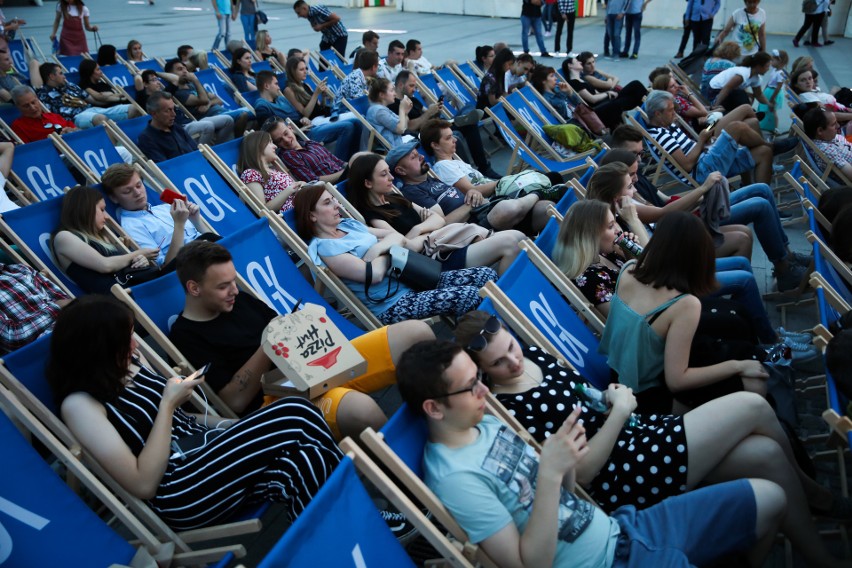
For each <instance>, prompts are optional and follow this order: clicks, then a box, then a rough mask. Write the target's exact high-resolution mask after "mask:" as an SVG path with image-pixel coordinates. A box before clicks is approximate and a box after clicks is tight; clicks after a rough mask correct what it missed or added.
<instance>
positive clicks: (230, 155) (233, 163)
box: [211, 137, 243, 176]
mask: <svg viewBox="0 0 852 568" xmlns="http://www.w3.org/2000/svg"><path fill="white" fill-rule="evenodd" d="M242 143H243V139H242V137H240V138H234V139H233V140H228V141H227V142H222V143H221V144H216V145H215V146H212V147H211V150H213V151H214V152H216V155H217V156H219V158H221V159H222V161H223V162H225V164H226V165H227V166H228V167H229V168H231V169H232V170H233V171H234V173H235V174H237V175H238V176H239V175H240V172H239V171H237V162H239V160H240V144H242Z"/></svg>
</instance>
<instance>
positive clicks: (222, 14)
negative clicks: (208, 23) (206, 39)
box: [210, 0, 236, 50]
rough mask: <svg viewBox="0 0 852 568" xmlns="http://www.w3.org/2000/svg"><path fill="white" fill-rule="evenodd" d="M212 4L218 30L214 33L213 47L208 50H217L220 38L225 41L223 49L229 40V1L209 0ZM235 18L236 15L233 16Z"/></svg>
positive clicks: (230, 17)
mask: <svg viewBox="0 0 852 568" xmlns="http://www.w3.org/2000/svg"><path fill="white" fill-rule="evenodd" d="M211 2H212V3H213V12H214V13H215V14H216V23H217V25H218V26H219V30H218V31H217V32H216V39H214V40H213V47H211V48H210V49H211V50H212V49H219V42H220V41H221V40H222V38H224V39H225V47H227V46H228V41H230V39H231V19H232V16H231V0H211ZM234 16H236V14H234Z"/></svg>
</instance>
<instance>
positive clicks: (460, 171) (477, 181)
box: [432, 160, 491, 185]
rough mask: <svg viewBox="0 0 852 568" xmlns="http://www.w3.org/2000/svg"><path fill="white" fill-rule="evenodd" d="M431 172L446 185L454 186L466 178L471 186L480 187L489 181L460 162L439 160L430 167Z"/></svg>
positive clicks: (466, 164) (469, 166)
mask: <svg viewBox="0 0 852 568" xmlns="http://www.w3.org/2000/svg"><path fill="white" fill-rule="evenodd" d="M432 171H433V172H434V173H435V175H436V176H438V179H439V180H441V181H442V182H444V183H445V184H447V185H455V184H456V182H457V181H459V180H460V179H461V178H463V177H466V178H467V179H468V180H470V183H471V184H473V185H482V184H484V183H488V182H489V181H491V179H490V178H487V177H485V176H484V175H482V174H481V173H479V172H478V171H477V170H475V169H473V167H472V166H471V165H469V164H468V163H466V162H462V161H461V160H441V161H440V162H435V165H433V166H432Z"/></svg>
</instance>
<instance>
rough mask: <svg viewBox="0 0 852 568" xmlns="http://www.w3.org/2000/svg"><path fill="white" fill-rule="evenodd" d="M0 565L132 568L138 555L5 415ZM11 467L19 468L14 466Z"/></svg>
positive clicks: (1, 423)
mask: <svg viewBox="0 0 852 568" xmlns="http://www.w3.org/2000/svg"><path fill="white" fill-rule="evenodd" d="M0 440H2V442H0V445H2V446H3V454H4V459H5V460H6V464H7V465H6V467H3V468H0V502H2V503H3V507H2V509H3V511H4V512H5V513H6V514H7V515H9V516H10V517H11V519H9V518H8V517H6V518H4V520H3V523H2V525H0V529H2V531H3V532H5V538H4V539H3V540H4V541H5V542H4V544H5V546H3V547H0V566H109V565H111V564H123V565H129V564H130V561H131V559H132V558H133V556H134V554H135V553H136V550H135V549H134V548H133V547H132V546H131V545H130V544H129V543H128V542H127V541H126V540H124V539H123V538H122V537H121V536H119V534H118V533H116V532H115V530H113V529H112V528H111V527H109V526H108V525H107V524H106V523H105V522H104V521H103V520H102V519H101V518H100V517H98V516H97V515H96V514H95V513H94V512H93V511H92V510H91V509H90V508H89V507H88V506H86V504H85V503H84V502H83V500H82V499H81V498H80V497H79V496H78V495H76V494H75V493H74V491H73V490H72V489H71V488H70V487H68V485H67V484H66V483H65V482H64V481H62V480H61V479H60V478H59V476H58V475H57V474H56V472H54V471H53V470H52V469H51V468H50V466H48V465H47V463H46V462H45V461H44V460H43V459H42V458H41V456H40V455H39V454H38V452H37V451H36V450H35V449H34V448H33V447H32V446H31V445H30V444H29V443H28V442H27V441H26V440H25V439H24V437H23V436H22V435H21V433H20V432H19V431H18V429H17V428H15V426H14V425H13V424H12V422H11V421H10V420H9V418H7V417H6V415H5V414H3V413H2V412H0ZM11 464H14V466H13V465H11Z"/></svg>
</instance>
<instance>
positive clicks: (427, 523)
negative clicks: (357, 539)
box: [340, 428, 496, 568]
mask: <svg viewBox="0 0 852 568" xmlns="http://www.w3.org/2000/svg"><path fill="white" fill-rule="evenodd" d="M368 430H370V431H372V428H368ZM362 440H363V434H362ZM340 449H342V450H343V452H344V453H346V455H347V456H348V457H349V458H350V459H351V460H352V461H353V463H354V464H355V467H356V468H357V469H358V471H360V472H361V473H362V474H363V475H364V477H366V478H367V479H368V480H370V482H371V483H372V484H373V485H374V486H375V487H376V488H377V489H378V490H379V491H380V492H381V493H382V495H384V496H385V497H386V498H387V499H388V501H390V502H391V503H393V505H394V507H396V508H397V509H398V510H399V511H400V512H402V513H403V514H404V515H405V518H406V519H408V520H409V521H410V522H411V523H412V524H413V525H414V526H415V527H416V528H417V530H418V531H419V532H420V534H421V535H423V537H424V538H426V540H427V541H429V544H431V545H432V546H433V547H434V548H435V550H436V551H437V552H438V554H440V555H441V556H442V557H443V558H444V559H445V561H446V562H447V563H448V564H449V565H450V566H453V567H458V568H473V567H474V562H475V560H474V558H476V555H477V551H478V550H479V547H477V546H476V545H473V544H469V543H466V544H465V545H463V547H462V548H463V550H459V549H458V548H457V547H456V546H455V545H454V544H453V543H452V542H451V541H450V539H449V538H447V536H446V535H445V534H444V533H443V532H442V531H441V530H439V529H438V527H436V526H435V525H434V524H433V523H432V521H431V520H429V519H428V518H427V517H426V515H424V514H423V512H422V511H421V510H420V508H419V507H418V506H417V505H415V504H414V502H413V501H412V500H411V499H410V498H409V497H408V496H407V495H406V494H405V493H404V492H403V491H402V490H401V489H400V488H399V487H398V486H397V484H396V483H395V482H394V481H393V480H392V479H391V478H390V477H389V476H388V475H387V474H386V473H385V472H384V471H383V470H382V468H381V467H379V465H378V464H377V463H376V462H375V461H373V460H372V459H371V458H370V457H369V456H368V455H367V452H365V451H364V450H363V449H362V448H361V447H360V446H359V445H358V444H356V443H355V442H354V441H353V440H352V438H349V437H347V438H344V439H343V440H342V441H341V442H340ZM402 467H405V466H404V465H403V466H402ZM406 469H407V468H406ZM427 491H428V490H427ZM430 493H431V492H430ZM417 497H418V500H420V501H421V502H422V500H423V498H421V497H420V496H419V495H418V496H417ZM433 497H434V496H433ZM435 501H437V499H435ZM438 505H440V502H438ZM440 506H441V507H443V505H440ZM430 510H434V509H431V507H430ZM445 511H446V509H445ZM447 517H448V519H449V521H451V522H452V523H455V521H454V520H453V519H452V516H450V515H449V513H447ZM445 526H446V525H445ZM459 530H461V527H459ZM489 562H490V560H489ZM483 565H484V566H488V567H489V568H490V567H494V568H496V565H495V564H493V563H484V562H483Z"/></svg>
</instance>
